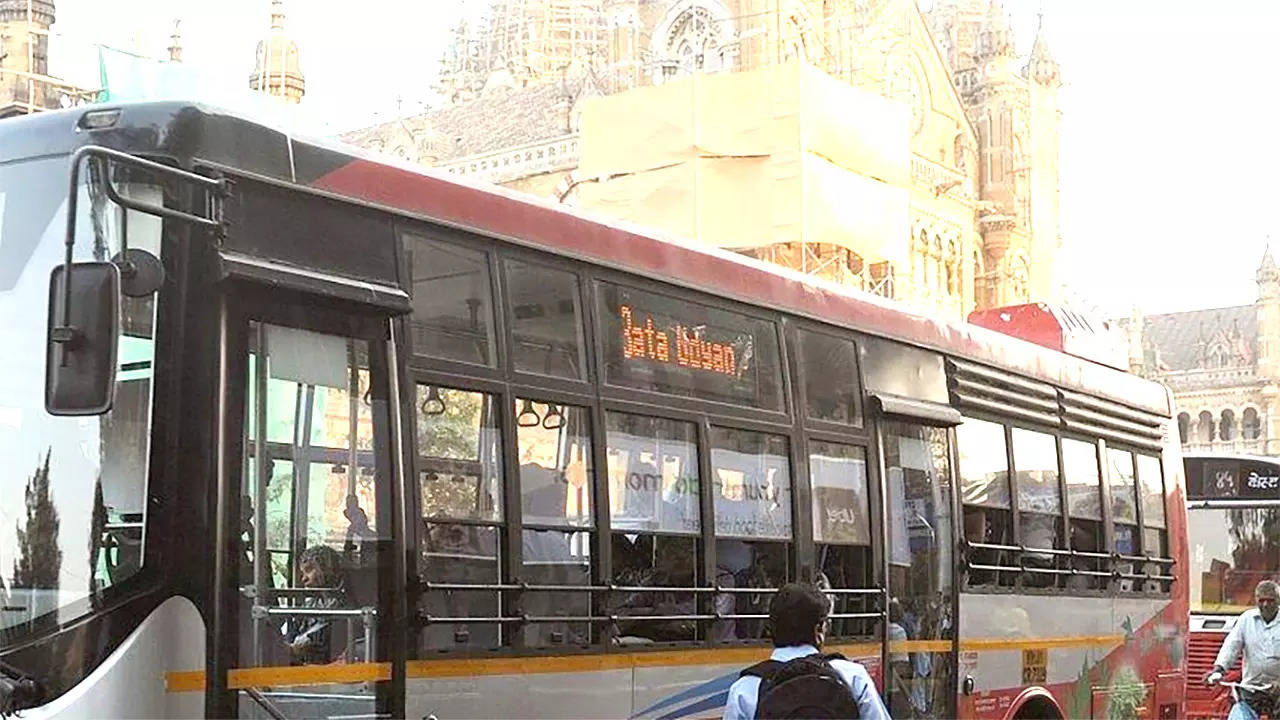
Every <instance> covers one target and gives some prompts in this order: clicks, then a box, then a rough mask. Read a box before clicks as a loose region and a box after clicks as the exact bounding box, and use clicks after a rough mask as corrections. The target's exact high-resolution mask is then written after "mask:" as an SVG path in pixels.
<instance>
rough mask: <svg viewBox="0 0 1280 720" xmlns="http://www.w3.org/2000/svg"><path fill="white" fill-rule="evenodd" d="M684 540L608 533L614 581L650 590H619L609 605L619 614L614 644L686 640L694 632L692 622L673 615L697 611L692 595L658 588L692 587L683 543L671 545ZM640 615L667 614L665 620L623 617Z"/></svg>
mask: <svg viewBox="0 0 1280 720" xmlns="http://www.w3.org/2000/svg"><path fill="white" fill-rule="evenodd" d="M683 540H684V538H677V537H670V538H668V537H661V536H655V535H626V534H619V533H615V534H614V536H613V557H614V559H615V560H614V561H615V563H617V564H616V566H615V568H616V572H617V574H616V583H617V584H618V585H620V586H622V587H644V588H654V590H652V591H632V592H620V593H618V594H617V596H616V597H615V599H614V601H613V603H612V609H611V611H610V613H611V614H617V615H620V616H624V618H623V619H620V620H619V621H618V626H617V636H616V638H615V642H616V643H617V644H619V645H634V644H647V643H652V642H680V641H685V642H688V641H692V640H694V639H695V637H696V636H697V622H696V621H695V620H693V619H692V617H689V618H679V617H678V616H692V615H695V614H696V613H697V603H696V602H695V601H694V595H693V593H688V592H676V591H661V590H658V589H657V588H662V587H673V588H679V587H685V588H687V587H693V585H694V582H695V576H694V568H695V561H696V557H695V556H694V555H693V554H692V553H691V552H689V549H688V548H687V547H675V546H674V545H675V544H681V545H687V544H689V543H682V542H681V541H683ZM644 616H664V617H672V616H676V617H674V618H673V619H668V620H644V619H635V620H629V619H625V618H628V617H635V618H643V617H644Z"/></svg>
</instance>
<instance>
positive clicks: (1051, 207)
mask: <svg viewBox="0 0 1280 720" xmlns="http://www.w3.org/2000/svg"><path fill="white" fill-rule="evenodd" d="M1023 75H1024V76H1025V77H1026V80H1027V89H1028V100H1029V105H1030V108H1029V112H1028V115H1029V117H1028V121H1029V125H1030V127H1029V128H1028V136H1029V137H1030V139H1031V145H1030V147H1029V148H1028V150H1029V156H1028V157H1027V160H1028V161H1029V165H1024V166H1023V167H1022V169H1023V170H1024V171H1025V179H1026V183H1027V184H1028V185H1029V186H1030V192H1031V198H1030V203H1029V206H1030V214H1031V215H1030V224H1031V246H1030V255H1031V287H1032V288H1033V290H1035V291H1037V294H1039V293H1043V292H1045V291H1046V290H1047V291H1048V295H1047V296H1043V295H1042V296H1040V298H1038V299H1046V300H1051V299H1055V296H1056V295H1057V288H1058V287H1059V286H1060V284H1061V283H1060V282H1059V279H1058V278H1056V277H1054V273H1053V269H1054V268H1056V267H1057V266H1058V263H1057V258H1058V250H1059V248H1060V247H1061V245H1062V236H1061V224H1060V221H1059V218H1060V215H1059V212H1058V208H1059V205H1058V188H1059V184H1058V117H1059V111H1058V88H1059V87H1061V86H1062V74H1061V70H1060V68H1059V67H1058V63H1057V61H1056V60H1054V59H1053V55H1052V53H1050V52H1049V41H1048V39H1047V38H1046V37H1045V31H1044V16H1043V15H1041V16H1040V20H1039V24H1038V26H1037V27H1036V39H1035V43H1034V44H1033V45H1032V46H1031V59H1030V60H1029V61H1028V62H1027V65H1026V67H1025V68H1023Z"/></svg>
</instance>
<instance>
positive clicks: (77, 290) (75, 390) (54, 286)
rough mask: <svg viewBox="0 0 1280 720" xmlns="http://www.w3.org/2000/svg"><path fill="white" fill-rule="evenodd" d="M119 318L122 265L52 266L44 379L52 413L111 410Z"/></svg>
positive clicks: (103, 263)
mask: <svg viewBox="0 0 1280 720" xmlns="http://www.w3.org/2000/svg"><path fill="white" fill-rule="evenodd" d="M68 271H69V272H68ZM68 280H69V282H68ZM67 311H69V312H67ZM120 322H121V321H120V269H119V268H118V267H116V266H115V265H114V264H113V263H109V262H86V263H73V264H71V265H69V266H67V265H59V266H58V267H55V268H54V269H53V273H52V275H51V276H50V278H49V325H48V328H49V334H48V340H47V343H46V348H45V377H44V407H45V410H46V411H47V412H48V413H49V414H50V415H102V414H103V413H105V412H107V411H108V410H110V409H111V403H112V401H113V400H114V399H115V389H116V364H117V363H116V360H117V358H116V343H117V342H118V341H119V337H120Z"/></svg>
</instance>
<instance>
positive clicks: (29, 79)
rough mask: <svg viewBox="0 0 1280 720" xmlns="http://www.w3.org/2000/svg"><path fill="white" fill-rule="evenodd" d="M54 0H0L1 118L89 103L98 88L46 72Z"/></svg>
mask: <svg viewBox="0 0 1280 720" xmlns="http://www.w3.org/2000/svg"><path fill="white" fill-rule="evenodd" d="M54 11H55V7H54V3H53V0H0V118H5V117H9V116H12V115H25V114H27V113H32V112H39V111H41V110H52V109H56V108H61V107H68V106H70V105H80V104H83V103H85V102H90V101H92V100H93V98H94V97H95V96H96V95H97V91H96V90H93V89H89V88H81V87H77V86H75V85H73V84H71V83H68V82H65V81H63V80H59V79H58V78H55V77H51V76H50V75H49V32H50V28H51V27H52V26H53V22H54V19H55V15H54Z"/></svg>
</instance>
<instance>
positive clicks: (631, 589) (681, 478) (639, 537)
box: [605, 412, 702, 645]
mask: <svg viewBox="0 0 1280 720" xmlns="http://www.w3.org/2000/svg"><path fill="white" fill-rule="evenodd" d="M605 421H606V423H607V429H608V434H607V437H608V453H607V454H608V458H609V485H608V486H609V517H610V527H611V528H612V530H613V537H612V538H611V548H612V558H613V583H614V584H615V585H618V586H620V587H622V588H624V589H623V590H620V591H618V592H617V593H615V594H614V597H612V598H611V599H610V604H609V606H610V611H609V614H611V615H619V616H622V617H624V618H628V619H621V620H619V621H618V624H617V628H616V629H615V635H614V642H615V643H618V644H621V645H634V644H645V643H653V642H676V641H691V640H694V639H696V638H697V637H698V632H697V631H698V625H697V622H696V621H695V620H693V619H692V616H695V615H696V614H697V603H696V601H695V598H694V594H693V593H691V592H683V593H681V592H662V591H659V590H656V588H661V587H683V588H690V587H693V586H694V583H695V582H696V578H697V575H696V572H697V568H698V562H699V558H701V557H702V552H701V546H700V542H699V537H698V532H699V531H700V530H701V528H702V524H701V522H700V515H699V512H700V504H699V500H698V498H699V495H698V487H699V483H698V435H697V430H696V429H695V427H694V425H693V423H688V422H680V421H677V420H666V419H662V418H653V417H646V416H643V415H630V414H627V413H618V412H610V413H607V414H606V415H605ZM650 588H654V589H650ZM680 615H687V616H690V618H689V619H667V620H648V619H645V618H646V616H663V617H666V618H673V617H675V616H680ZM630 618H634V619H630Z"/></svg>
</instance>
